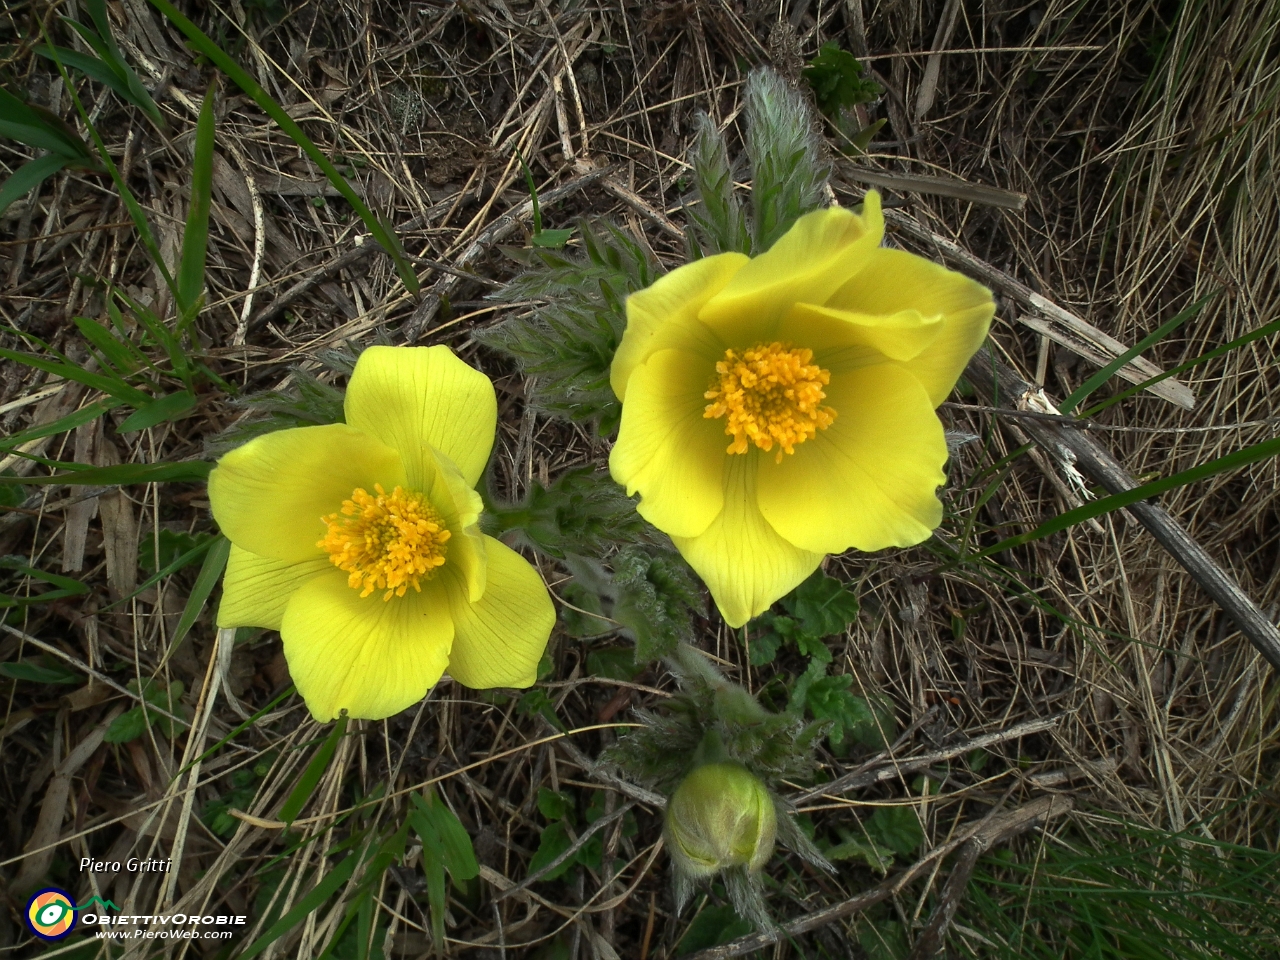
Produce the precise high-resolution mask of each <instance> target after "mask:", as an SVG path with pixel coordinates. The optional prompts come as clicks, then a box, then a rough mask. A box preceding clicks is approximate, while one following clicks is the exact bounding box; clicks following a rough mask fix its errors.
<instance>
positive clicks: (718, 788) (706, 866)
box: [664, 763, 778, 877]
mask: <svg viewBox="0 0 1280 960" xmlns="http://www.w3.org/2000/svg"><path fill="white" fill-rule="evenodd" d="M777 832H778V816H777V814H776V813H775V812H774V807H773V798H772V797H771V796H770V795H769V791H768V789H767V788H766V787H765V785H764V784H763V783H761V782H760V780H759V779H758V778H756V777H755V776H754V775H753V774H752V773H751V772H750V771H749V770H747V768H746V767H744V766H742V765H741V764H738V763H708V764H704V765H703V766H701V767H698V768H697V769H695V770H694V771H693V772H692V773H691V774H689V775H688V776H687V777H685V778H684V780H683V781H682V782H681V784H680V786H678V787H677V788H676V792H675V794H674V795H673V796H672V797H671V800H670V802H668V804H667V821H666V829H665V831H664V835H665V838H666V842H667V848H668V849H669V850H670V851H671V857H672V859H673V860H674V861H675V862H676V865H677V867H678V868H679V869H680V872H682V873H683V874H684V875H685V876H688V877H707V876H711V875H712V874H714V873H717V872H719V871H720V870H723V869H724V868H726V867H746V868H747V869H748V870H751V871H757V870H759V869H760V868H761V867H763V866H764V865H765V864H766V863H767V862H768V860H769V857H770V856H772V854H773V841H774V837H775V836H776V835H777Z"/></svg>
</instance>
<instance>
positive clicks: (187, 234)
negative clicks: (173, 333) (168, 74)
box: [177, 84, 214, 331]
mask: <svg viewBox="0 0 1280 960" xmlns="http://www.w3.org/2000/svg"><path fill="white" fill-rule="evenodd" d="M213 92H214V86H213V84H210V85H209V89H208V90H207V91H206V92H205V95H204V103H202V104H201V105H200V119H199V120H198V121H197V122H196V149H195V155H194V157H193V159H192V162H191V207H190V209H189V210H188V212H187V227H186V230H184V231H183V234H182V262H181V263H179V264H178V290H177V300H178V313H179V317H180V319H179V321H178V329H179V331H181V330H182V328H183V327H184V326H186V325H187V324H189V323H191V322H192V321H193V320H194V319H195V315H196V313H198V312H199V310H200V299H201V295H202V294H203V293H204V264H205V255H206V252H207V249H208V243H209V208H210V206H211V205H212V204H213V140H214V119H213Z"/></svg>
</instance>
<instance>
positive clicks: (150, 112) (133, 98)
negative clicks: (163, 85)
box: [62, 0, 164, 126]
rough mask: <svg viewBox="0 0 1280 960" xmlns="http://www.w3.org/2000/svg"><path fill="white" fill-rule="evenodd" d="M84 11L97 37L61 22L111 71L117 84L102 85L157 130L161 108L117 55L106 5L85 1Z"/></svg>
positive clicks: (79, 26)
mask: <svg viewBox="0 0 1280 960" xmlns="http://www.w3.org/2000/svg"><path fill="white" fill-rule="evenodd" d="M85 8H86V9H87V10H88V11H89V17H90V19H92V20H93V25H94V26H95V27H96V28H97V33H94V32H93V30H91V29H89V28H88V27H87V26H85V25H84V24H82V23H80V22H78V21H76V20H72V19H70V18H68V17H63V18H62V21H63V22H64V23H65V24H67V25H68V26H69V27H71V28H72V29H74V30H75V31H76V32H77V33H78V34H80V36H81V37H82V38H83V39H84V42H85V43H87V44H88V45H89V46H90V47H92V48H93V50H94V52H95V53H97V54H98V56H99V57H101V58H102V61H103V65H104V66H105V67H106V68H107V69H108V70H110V71H111V73H112V74H113V75H114V76H115V78H116V81H117V82H116V83H110V82H109V81H107V80H103V81H102V82H103V83H107V84H108V85H109V86H110V87H111V89H113V90H115V92H116V93H117V94H119V95H120V97H121V98H122V99H123V100H125V101H126V102H128V103H132V104H133V105H134V106H135V107H137V108H138V109H140V110H142V111H143V112H144V113H146V115H147V116H148V117H150V118H151V121H152V122H153V123H155V125H156V126H163V125H164V118H163V117H162V116H161V115H160V108H159V107H157V106H156V102H155V101H154V100H152V99H151V94H150V93H148V92H147V88H146V87H144V86H143V85H142V81H141V80H140V79H138V75H137V74H136V73H135V72H134V70H133V68H132V67H130V66H129V63H128V61H126V60H125V58H124V54H123V53H121V52H120V47H119V45H118V44H117V43H116V40H115V35H114V34H113V33H112V31H111V21H110V20H109V19H108V18H107V7H106V3H105V2H104V0H85Z"/></svg>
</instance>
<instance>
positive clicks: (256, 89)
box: [150, 0, 420, 293]
mask: <svg viewBox="0 0 1280 960" xmlns="http://www.w3.org/2000/svg"><path fill="white" fill-rule="evenodd" d="M150 2H151V5H152V6H153V7H155V8H156V9H157V10H159V11H160V12H161V13H163V14H164V15H165V16H166V17H168V18H169V21H170V22H171V23H172V24H173V25H174V26H175V27H177V28H178V29H179V30H181V31H182V33H184V34H185V35H186V37H187V39H188V40H190V41H191V45H192V46H193V47H195V48H196V50H198V51H199V52H200V53H202V54H203V55H204V56H206V57H208V58H209V60H210V61H211V62H212V63H213V64H214V65H215V66H217V68H218V69H219V70H221V71H222V72H223V73H225V74H226V75H227V76H228V77H230V78H231V79H232V80H233V81H234V82H235V84H236V86H238V87H239V88H240V89H241V90H243V91H244V92H245V93H247V94H248V95H249V98H250V99H251V100H253V102H254V103H256V104H257V105H258V106H259V107H260V108H261V109H262V110H263V111H264V112H265V113H266V114H267V115H268V116H269V117H271V119H272V120H274V121H275V122H276V123H277V124H279V125H280V129H281V130H283V131H284V132H285V133H286V134H288V135H289V138H290V139H291V140H293V142H294V143H296V144H297V145H298V146H299V147H300V148H302V151H303V152H304V153H305V154H306V155H307V156H308V157H310V158H311V160H312V161H313V162H314V163H315V165H316V166H317V167H319V168H320V169H321V170H322V171H323V172H324V175H325V176H326V177H328V178H329V182H330V183H332V184H333V186H334V188H335V189H336V190H337V191H338V192H339V193H341V194H342V196H343V197H345V198H346V200H347V202H348V203H350V204H351V207H352V209H354V210H355V212H356V213H357V215H359V217H360V219H361V220H363V221H364V225H365V226H366V227H367V228H368V230H369V233H370V234H372V236H373V238H374V239H375V240H377V241H378V243H380V244H381V245H382V248H383V249H384V250H386V251H387V253H389V254H390V255H391V257H392V259H393V260H394V261H395V265H396V272H397V273H398V274H399V275H400V279H401V280H402V281H403V282H404V285H405V287H407V288H408V290H409V292H410V293H417V292H418V290H419V289H420V288H419V284H418V277H417V274H415V273H414V272H413V268H412V267H411V266H410V265H409V263H408V261H406V260H405V259H404V258H403V257H402V256H400V255H399V253H397V250H396V248H397V245H396V243H395V242H394V241H393V240H392V239H391V237H390V236H389V235H388V233H387V231H386V230H385V229H383V226H382V224H381V223H379V222H378V218H377V217H375V216H374V215H373V212H372V211H371V210H370V209H369V208H368V206H366V205H365V202H364V201H363V200H361V199H360V197H359V196H357V195H356V192H355V191H354V190H352V189H351V184H349V183H347V181H346V179H345V178H344V177H343V176H342V174H341V173H339V172H338V168H337V167H335V166H334V165H333V164H332V163H331V162H330V161H329V158H328V157H326V156H325V155H324V153H322V152H321V150H320V148H319V147H317V146H316V145H315V144H314V143H313V142H312V141H311V138H310V137H308V136H307V135H306V134H305V133H304V132H303V131H302V128H301V127H300V126H298V124H297V123H296V122H295V121H294V120H293V118H292V117H290V116H289V115H288V114H287V113H285V112H284V108H283V107H281V106H280V104H278V103H276V102H275V100H274V99H272V97H271V95H270V94H269V93H267V91H266V90H264V89H262V85H261V84H259V83H258V81H256V80H254V79H253V77H251V76H250V75H249V73H248V72H247V71H245V70H244V69H243V68H242V67H240V65H239V64H237V63H236V62H235V61H234V60H232V59H231V57H229V56H228V55H227V54H226V53H225V52H224V51H223V49H222V48H221V47H219V46H218V45H217V44H216V43H214V42H213V41H212V40H211V39H210V38H209V37H208V36H207V35H206V34H205V33H204V31H203V30H201V29H200V28H199V27H197V26H196V25H195V24H194V23H192V22H191V21H190V20H188V19H187V18H186V17H185V16H183V15H182V13H181V12H180V11H179V10H178V8H177V7H175V6H174V5H173V4H172V3H170V2H169V0H150Z"/></svg>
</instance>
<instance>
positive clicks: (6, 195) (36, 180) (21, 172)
mask: <svg viewBox="0 0 1280 960" xmlns="http://www.w3.org/2000/svg"><path fill="white" fill-rule="evenodd" d="M70 163H71V160H70V159H68V158H67V157H64V156H60V155H59V154H56V153H50V154H48V155H46V156H43V157H37V158H36V159H34V160H28V161H27V162H26V163H24V164H23V165H22V166H20V167H19V168H18V169H17V170H15V171H13V174H12V175H11V176H10V177H9V179H8V180H6V181H5V182H4V186H3V187H0V213H4V212H5V210H7V209H8V207H9V204H11V203H13V201H15V200H17V199H18V198H19V197H25V196H26V195H27V194H28V193H30V192H31V191H32V190H34V189H35V188H36V187H38V186H40V184H42V183H44V182H45V181H46V180H48V179H49V178H50V177H51V176H53V175H54V174H55V173H57V172H58V171H59V170H61V169H62V168H63V167H65V166H67V165H68V164H70Z"/></svg>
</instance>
